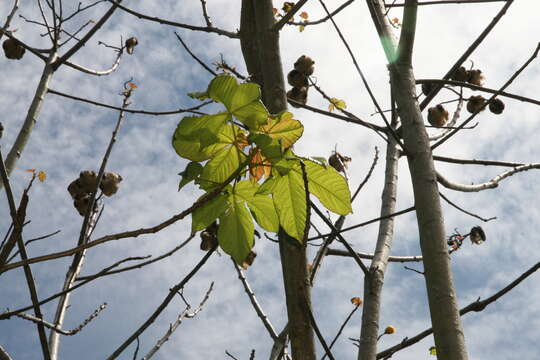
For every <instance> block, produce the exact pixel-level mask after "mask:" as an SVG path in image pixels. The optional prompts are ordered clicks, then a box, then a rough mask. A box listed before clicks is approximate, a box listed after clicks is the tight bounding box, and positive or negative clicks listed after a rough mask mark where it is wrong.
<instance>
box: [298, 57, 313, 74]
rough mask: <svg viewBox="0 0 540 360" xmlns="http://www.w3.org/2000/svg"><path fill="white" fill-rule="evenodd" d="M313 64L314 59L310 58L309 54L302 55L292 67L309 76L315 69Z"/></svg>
mask: <svg viewBox="0 0 540 360" xmlns="http://www.w3.org/2000/svg"><path fill="white" fill-rule="evenodd" d="M313 64H315V61H313V60H311V58H310V57H309V56H306V55H302V56H300V57H299V58H298V60H296V62H295V63H294V69H295V70H297V71H299V72H301V73H302V74H304V75H307V76H309V75H312V74H313V71H315V67H314V66H313Z"/></svg>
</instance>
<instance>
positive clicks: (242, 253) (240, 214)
mask: <svg viewBox="0 0 540 360" xmlns="http://www.w3.org/2000/svg"><path fill="white" fill-rule="evenodd" d="M254 230H255V227H254V225H253V219H252V218H251V214H250V213H249V211H248V210H247V209H246V205H245V203H244V201H243V200H242V199H239V198H238V196H236V195H234V194H231V195H230V196H229V207H228V209H227V210H226V211H225V213H223V214H222V215H221V216H220V217H219V229H218V242H219V246H221V248H222V249H223V251H225V252H226V253H227V254H229V255H231V256H232V258H233V259H234V261H236V263H238V264H242V263H243V261H244V260H245V259H246V256H247V255H248V254H249V251H250V250H251V248H252V247H253V232H254Z"/></svg>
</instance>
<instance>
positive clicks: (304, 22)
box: [289, 0, 354, 26]
mask: <svg viewBox="0 0 540 360" xmlns="http://www.w3.org/2000/svg"><path fill="white" fill-rule="evenodd" d="M353 2H354V0H348V1H346V2H344V3H343V4H341V5H340V6H339V7H338V8H337V9H336V10H334V11H332V12H331V13H330V15H326V16H325V17H323V18H321V19H319V20H314V21H303V22H289V25H296V26H310V25H317V24H322V23H323V22H326V21H327V20H328V19H330V18H331V17H334V16H335V15H337V14H338V13H340V12H341V10H343V9H345V8H346V7H347V6H349V5H350V4H352V3H353Z"/></svg>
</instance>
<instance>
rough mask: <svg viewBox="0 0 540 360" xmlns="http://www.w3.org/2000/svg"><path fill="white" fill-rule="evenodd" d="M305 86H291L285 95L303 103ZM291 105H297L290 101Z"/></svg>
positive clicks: (305, 95)
mask: <svg viewBox="0 0 540 360" xmlns="http://www.w3.org/2000/svg"><path fill="white" fill-rule="evenodd" d="M307 92H308V88H307V87H301V88H295V87H294V88H292V89H291V90H289V91H288V92H287V97H288V98H289V99H291V100H294V101H296V102H299V103H300V104H305V103H306V102H307ZM291 105H292V106H294V107H298V105H296V104H295V103H293V102H291Z"/></svg>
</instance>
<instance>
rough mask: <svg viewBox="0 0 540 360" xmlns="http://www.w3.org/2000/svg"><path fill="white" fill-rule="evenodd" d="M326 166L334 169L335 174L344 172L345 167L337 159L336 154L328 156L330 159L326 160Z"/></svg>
mask: <svg viewBox="0 0 540 360" xmlns="http://www.w3.org/2000/svg"><path fill="white" fill-rule="evenodd" d="M328 164H329V165H330V166H331V167H333V168H334V169H336V171H337V172H343V171H345V166H344V165H343V163H342V162H341V160H340V159H339V156H338V154H337V153H333V154H332V155H330V157H329V158H328Z"/></svg>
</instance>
